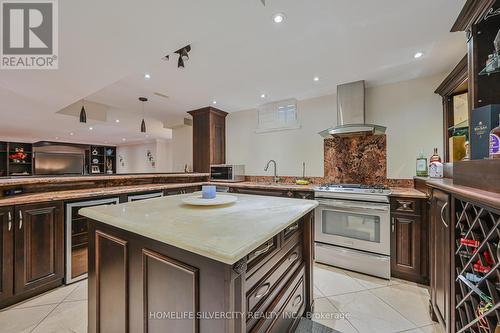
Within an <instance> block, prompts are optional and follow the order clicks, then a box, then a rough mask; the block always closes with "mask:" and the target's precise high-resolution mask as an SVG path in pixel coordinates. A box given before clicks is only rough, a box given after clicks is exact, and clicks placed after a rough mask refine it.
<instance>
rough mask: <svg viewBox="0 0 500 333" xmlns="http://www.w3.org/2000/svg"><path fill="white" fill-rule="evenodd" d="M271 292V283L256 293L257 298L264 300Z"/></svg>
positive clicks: (261, 287) (264, 285)
mask: <svg viewBox="0 0 500 333" xmlns="http://www.w3.org/2000/svg"><path fill="white" fill-rule="evenodd" d="M269 290H271V283H269V282H267V283H264V284H263V285H262V286H260V287H259V289H257V291H256V292H255V298H262V297H264V296H266V295H267V294H268V293H269Z"/></svg>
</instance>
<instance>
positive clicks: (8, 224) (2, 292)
mask: <svg viewBox="0 0 500 333" xmlns="http://www.w3.org/2000/svg"><path fill="white" fill-rule="evenodd" d="M13 219H14V210H13V209H12V208H11V207H5V208H3V207H0V241H1V243H0V302H1V301H3V300H5V299H7V298H8V297H10V296H12V294H13V291H14V287H13V286H14V283H13V282H14V281H13V278H14V231H13V228H14V220H13Z"/></svg>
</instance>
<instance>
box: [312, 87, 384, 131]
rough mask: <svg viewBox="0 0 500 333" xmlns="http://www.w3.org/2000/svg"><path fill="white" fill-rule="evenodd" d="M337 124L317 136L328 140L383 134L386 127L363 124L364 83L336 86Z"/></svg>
mask: <svg viewBox="0 0 500 333" xmlns="http://www.w3.org/2000/svg"><path fill="white" fill-rule="evenodd" d="M337 124H338V125H337V126H336V127H331V128H328V129H326V130H324V131H321V132H319V134H320V135H321V136H322V137H324V138H328V137H330V136H352V135H366V134H373V135H378V134H384V133H385V130H386V127H384V126H380V125H373V124H367V123H366V122H365V81H356V82H351V83H346V84H341V85H338V86H337Z"/></svg>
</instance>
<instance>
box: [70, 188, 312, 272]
mask: <svg viewBox="0 0 500 333" xmlns="http://www.w3.org/2000/svg"><path fill="white" fill-rule="evenodd" d="M198 194H199V193H198ZM192 195H196V194H182V195H175V196H168V197H162V198H155V199H149V200H144V201H136V202H131V203H125V204H120V205H111V206H99V207H93V208H82V209H81V210H80V214H81V215H84V216H86V217H88V218H91V219H94V220H97V221H100V222H103V223H105V224H108V225H111V226H114V227H117V228H120V229H123V230H126V231H129V232H133V233H136V234H139V235H142V236H145V237H148V238H150V239H153V240H156V241H159V242H162V243H165V244H168V245H172V246H175V247H178V248H180V249H183V250H186V251H190V252H193V253H196V254H199V255H201V256H204V257H208V258H211V259H214V260H217V261H220V262H223V263H225V264H229V265H232V264H234V263H236V262H237V261H238V260H240V259H242V258H244V257H245V256H246V255H247V254H248V253H250V252H251V251H253V250H255V249H256V248H257V247H259V246H260V245H262V244H263V243H264V242H266V241H267V240H268V239H270V238H271V237H273V236H275V235H277V234H278V233H280V232H281V231H282V230H284V229H285V228H286V227H287V226H289V225H290V224H292V223H293V222H295V221H297V220H298V219H299V218H301V217H302V216H304V215H305V214H306V213H308V212H310V211H311V210H313V209H314V208H315V207H316V206H317V205H318V203H317V201H315V200H302V199H290V198H280V197H270V196H258V195H246V194H231V195H234V196H236V197H238V201H237V202H235V203H234V204H230V205H225V206H218V207H199V206H188V205H185V204H183V203H182V199H183V198H185V197H188V196H192Z"/></svg>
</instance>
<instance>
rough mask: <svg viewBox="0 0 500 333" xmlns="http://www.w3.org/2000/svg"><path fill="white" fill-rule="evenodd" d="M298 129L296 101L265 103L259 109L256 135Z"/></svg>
mask: <svg viewBox="0 0 500 333" xmlns="http://www.w3.org/2000/svg"><path fill="white" fill-rule="evenodd" d="M298 128H300V124H299V120H298V114H297V100H296V99H288V100H284V101H279V102H273V103H267V104H264V105H262V106H260V107H259V109H258V128H257V130H256V132H257V133H264V132H272V131H281V130H290V129H298Z"/></svg>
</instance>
